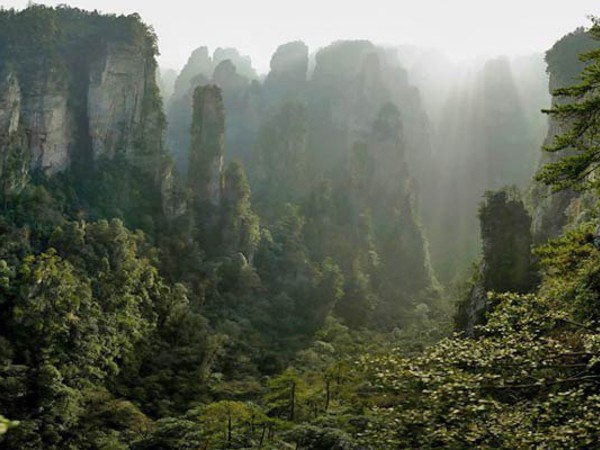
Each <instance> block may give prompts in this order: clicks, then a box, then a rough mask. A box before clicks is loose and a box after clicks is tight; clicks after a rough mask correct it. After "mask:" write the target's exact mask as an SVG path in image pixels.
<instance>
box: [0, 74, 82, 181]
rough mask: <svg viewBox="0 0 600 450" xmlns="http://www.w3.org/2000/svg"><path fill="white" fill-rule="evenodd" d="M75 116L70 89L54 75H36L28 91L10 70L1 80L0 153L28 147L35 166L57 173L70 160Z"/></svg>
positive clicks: (32, 167)
mask: <svg viewBox="0 0 600 450" xmlns="http://www.w3.org/2000/svg"><path fill="white" fill-rule="evenodd" d="M72 132H73V128H72V119H71V114H70V113H69V108H68V92H67V91H66V89H65V87H64V84H63V83H61V82H60V81H56V80H55V79H53V78H52V77H43V78H41V77H40V78H37V79H35V80H34V81H33V82H32V83H30V86H29V88H28V89H27V91H25V92H23V90H22V89H21V87H20V84H19V79H18V75H17V74H16V73H15V72H13V71H10V72H8V73H7V74H6V75H5V76H4V79H3V80H2V83H1V84H0V153H1V154H2V155H3V157H7V156H8V151H9V146H11V145H12V146H18V147H19V148H21V149H22V150H24V149H26V150H27V154H28V157H29V166H30V168H31V169H32V170H37V169H40V170H43V171H45V172H46V173H48V174H54V173H56V172H59V171H61V170H64V169H65V168H66V167H67V166H68V164H69V149H70V146H71V143H72Z"/></svg>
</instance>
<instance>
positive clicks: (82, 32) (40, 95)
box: [0, 6, 165, 175]
mask: <svg viewBox="0 0 600 450" xmlns="http://www.w3.org/2000/svg"><path fill="white" fill-rule="evenodd" d="M0 21H1V22H2V23H1V25H0V156H1V158H2V160H3V161H4V162H5V164H3V167H4V168H5V169H6V168H7V167H8V164H6V161H7V159H11V158H13V157H14V156H15V154H16V153H18V154H19V155H21V157H22V158H25V159H26V164H25V165H26V167H27V171H29V172H34V171H41V172H44V173H46V174H50V175H51V174H55V173H57V172H61V171H64V170H65V169H66V168H68V167H69V166H72V165H73V164H78V163H81V164H90V163H91V164H93V163H94V162H95V161H97V160H98V159H100V158H103V157H107V158H113V157H114V156H115V155H117V154H123V155H125V156H126V157H127V158H128V159H129V160H130V161H132V162H133V163H135V164H137V165H139V166H140V167H141V168H142V169H144V170H148V171H152V172H155V171H157V170H158V168H159V165H160V163H161V161H162V134H163V129H164V123H165V121H164V117H163V115H162V112H161V111H162V110H161V100H160V96H159V93H158V87H157V84H156V62H155V59H154V56H155V54H156V52H157V50H156V43H155V37H154V35H153V34H152V33H151V32H150V30H149V29H148V28H147V27H146V26H145V25H144V24H143V23H142V22H141V21H140V19H139V17H138V16H136V15H132V16H128V17H124V16H121V17H116V16H100V15H98V14H96V13H85V12H82V11H79V10H73V9H68V8H61V7H59V8H57V9H51V8H45V7H41V6H40V7H38V6H33V7H30V8H28V9H26V10H24V11H22V12H14V11H2V12H0ZM32 24H35V26H32Z"/></svg>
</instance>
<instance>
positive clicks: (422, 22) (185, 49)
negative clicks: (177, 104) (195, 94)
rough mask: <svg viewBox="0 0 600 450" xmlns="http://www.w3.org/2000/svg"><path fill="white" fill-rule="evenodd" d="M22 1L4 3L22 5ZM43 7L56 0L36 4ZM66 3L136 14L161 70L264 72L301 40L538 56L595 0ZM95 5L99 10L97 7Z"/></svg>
mask: <svg viewBox="0 0 600 450" xmlns="http://www.w3.org/2000/svg"><path fill="white" fill-rule="evenodd" d="M27 3H28V2H27V1H25V0H19V1H16V0H5V1H3V2H2V5H3V6H4V7H15V8H23V7H25V6H27ZM36 3H44V4H47V5H58V4H61V3H65V1H64V0H58V1H45V2H36ZM67 3H68V4H69V5H71V6H75V7H79V8H83V9H90V10H94V9H99V10H101V11H102V12H105V13H126V14H128V13H132V12H138V13H139V14H141V16H142V17H143V19H144V20H145V21H146V22H148V23H151V24H152V25H153V26H154V27H155V29H156V31H157V33H158V35H159V39H160V49H161V53H162V55H161V57H160V63H161V66H163V67H165V68H173V69H180V68H181V66H182V65H183V64H184V63H185V61H186V60H187V58H188V57H189V55H190V53H191V52H192V50H194V49H195V48H196V47H198V46H200V45H206V46H208V47H209V48H210V49H213V50H214V49H215V48H216V47H235V48H237V49H239V50H240V52H242V53H244V54H248V55H250V56H251V57H252V59H253V63H254V65H255V67H256V69H257V70H258V71H259V72H263V73H264V72H266V71H267V69H268V66H269V61H270V58H271V55H272V54H273V51H274V50H275V49H276V48H277V46H278V45H279V44H281V43H283V42H287V41H291V40H296V39H301V40H303V41H304V42H306V44H307V45H308V46H309V47H310V48H311V50H316V49H317V48H319V47H322V46H325V45H327V44H328V43H330V42H331V41H334V40H337V39H369V40H372V41H373V42H375V43H387V44H410V45H419V46H424V47H435V48H440V49H441V50H443V51H444V52H445V53H446V54H447V55H448V56H449V57H451V58H454V59H463V58H470V57H473V56H481V55H490V56H493V55H498V54H506V55H517V54H526V53H532V52H539V51H545V50H547V49H548V48H549V47H551V46H552V44H553V43H554V42H555V41H556V40H557V39H558V38H560V37H561V36H562V35H564V34H565V33H568V32H570V31H572V30H573V29H574V28H576V27H578V26H582V25H588V21H587V19H586V16H588V15H589V14H593V13H594V12H595V11H596V10H597V6H598V2H597V1H596V0H572V1H569V2H565V1H550V2H549V1H544V0H528V1H517V0H506V1H502V2H499V1H496V2H490V1H477V0H455V1H443V0H437V1H436V0H426V1H418V2H416V1H410V2H409V1H406V0H398V1H389V0H388V1H386V0H371V1H368V2H348V1H343V0H328V1H317V0H305V1H302V2H289V1H278V0H260V1H256V2H248V1H245V0H244V1H240V0H222V1H220V2H209V3H205V2H190V1H183V0H172V1H170V2H166V3H165V2H155V1H144V0H129V1H127V2H123V1H120V0H103V1H102V2H98V1H95V0H73V1H69V2H67ZM99 5H101V6H99Z"/></svg>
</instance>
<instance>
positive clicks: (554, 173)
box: [537, 18, 600, 191]
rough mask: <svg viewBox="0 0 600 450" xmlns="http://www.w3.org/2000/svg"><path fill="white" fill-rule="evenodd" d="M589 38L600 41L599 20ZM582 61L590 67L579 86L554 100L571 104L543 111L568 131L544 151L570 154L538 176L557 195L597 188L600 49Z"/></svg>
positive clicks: (559, 93)
mask: <svg viewBox="0 0 600 450" xmlns="http://www.w3.org/2000/svg"><path fill="white" fill-rule="evenodd" d="M589 34H590V35H591V36H592V37H594V38H595V39H596V40H597V39H600V22H599V20H598V19H597V18H592V27H591V28H590V30H589ZM581 58H582V60H583V61H584V62H586V63H587V65H586V67H585V68H584V69H583V71H582V72H581V81H580V83H578V84H575V85H572V86H570V87H565V88H560V89H557V90H556V91H555V92H554V95H555V96H557V97H564V98H567V99H568V100H569V102H568V103H562V104H557V105H555V106H554V107H553V108H552V109H549V110H545V111H544V112H545V113H546V114H549V115H550V117H552V118H553V119H554V120H556V121H558V123H561V124H563V125H565V126H566V127H567V131H565V132H564V133H561V134H559V135H558V136H556V137H555V139H554V142H552V144H551V145H548V146H546V147H545V150H547V151H549V152H562V151H565V150H570V152H569V153H568V154H567V155H566V156H563V157H562V158H561V159H559V160H558V161H556V162H552V163H549V164H547V165H546V166H545V167H544V168H543V169H542V171H541V172H540V173H539V174H538V176H537V178H538V180H540V181H543V182H544V183H546V184H548V185H550V186H552V188H553V189H554V190H555V191H558V190H562V189H566V188H576V189H579V190H588V189H592V188H596V187H597V181H596V177H595V176H593V174H594V173H595V171H596V169H597V167H598V164H599V162H600V148H599V147H598V140H599V137H600V121H599V119H598V111H599V110H600V91H599V90H598V86H599V83H600V49H599V48H597V47H596V48H594V49H593V50H590V51H589V52H587V53H585V54H583V55H581Z"/></svg>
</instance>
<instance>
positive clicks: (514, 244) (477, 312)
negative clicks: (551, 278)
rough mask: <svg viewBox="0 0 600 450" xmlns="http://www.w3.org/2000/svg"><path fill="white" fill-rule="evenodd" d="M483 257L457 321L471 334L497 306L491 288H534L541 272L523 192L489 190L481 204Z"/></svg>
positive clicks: (521, 290) (518, 289) (513, 189)
mask: <svg viewBox="0 0 600 450" xmlns="http://www.w3.org/2000/svg"><path fill="white" fill-rule="evenodd" d="M479 222H480V228H481V241H482V248H483V257H482V260H481V263H480V265H479V270H478V273H477V274H476V276H475V280H474V283H473V286H472V288H471V290H470V292H469V294H468V297H467V298H466V299H464V301H463V302H462V304H461V305H460V307H459V312H458V316H457V322H458V326H459V328H460V329H461V330H462V331H464V332H466V333H467V335H473V334H474V333H475V331H476V329H475V327H476V326H477V325H480V324H482V323H484V322H485V316H486V312H488V311H489V310H491V309H492V308H493V306H494V305H493V304H492V303H491V302H490V299H489V297H488V295H487V293H488V292H497V293H505V292H515V293H520V294H525V293H529V292H533V291H534V290H535V288H536V285H537V282H538V275H537V272H536V268H535V263H534V260H533V256H532V252H531V247H532V244H533V239H532V235H531V217H530V216H529V213H528V212H527V210H526V209H525V205H524V204H523V201H522V200H521V197H520V194H519V192H518V191H517V190H516V189H515V188H505V189H502V190H499V191H495V192H491V191H490V192H487V193H486V195H485V200H484V202H483V203H482V204H481V206H480V208H479Z"/></svg>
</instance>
